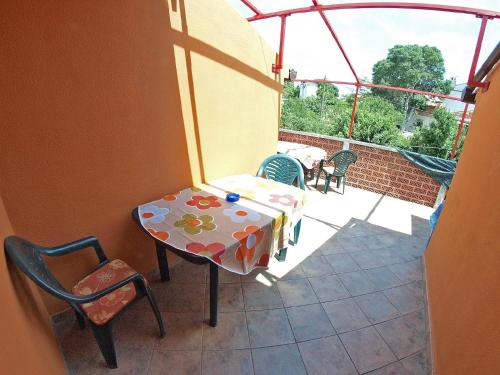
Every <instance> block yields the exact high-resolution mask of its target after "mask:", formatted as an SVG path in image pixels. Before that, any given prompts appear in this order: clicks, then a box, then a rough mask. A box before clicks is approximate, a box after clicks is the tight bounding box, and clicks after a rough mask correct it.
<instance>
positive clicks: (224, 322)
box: [203, 312, 250, 350]
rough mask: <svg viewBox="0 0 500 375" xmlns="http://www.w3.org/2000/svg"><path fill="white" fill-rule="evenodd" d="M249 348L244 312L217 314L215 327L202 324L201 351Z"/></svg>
mask: <svg viewBox="0 0 500 375" xmlns="http://www.w3.org/2000/svg"><path fill="white" fill-rule="evenodd" d="M249 347H250V341H249V339H248V329H247V322H246V317H245V313H244V312H229V313H219V314H218V323H217V327H211V326H209V325H208V324H203V350H223V349H246V348H249Z"/></svg>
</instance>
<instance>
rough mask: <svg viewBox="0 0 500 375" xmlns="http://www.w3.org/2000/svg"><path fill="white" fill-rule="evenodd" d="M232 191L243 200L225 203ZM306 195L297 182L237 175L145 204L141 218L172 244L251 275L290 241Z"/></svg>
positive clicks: (140, 214)
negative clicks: (290, 184)
mask: <svg viewBox="0 0 500 375" xmlns="http://www.w3.org/2000/svg"><path fill="white" fill-rule="evenodd" d="M228 192H234V193H238V194H240V195H241V198H240V200H239V201H238V202H235V203H230V202H227V201H226V199H225V198H226V194H227V193H228ZM304 199H305V192H304V191H302V190H300V189H298V188H296V187H294V186H288V185H285V184H282V183H279V182H276V181H272V180H267V179H263V178H260V177H254V176H250V175H237V176H230V177H225V178H222V179H219V180H215V181H211V182H209V183H206V184H202V185H200V186H196V187H190V188H187V189H183V190H181V191H179V192H176V193H173V194H168V195H165V196H164V197H162V198H161V199H158V200H156V201H154V202H150V203H147V204H144V205H141V206H139V217H140V221H141V225H142V226H143V227H144V228H145V229H146V230H147V231H148V232H149V233H150V234H151V236H153V237H155V238H156V239H158V240H160V241H162V242H164V243H166V244H168V245H169V246H173V247H174V248H176V249H179V250H182V251H186V252H189V253H192V254H196V255H198V256H203V257H206V258H209V259H211V260H212V261H213V262H215V263H217V264H218V265H220V266H221V267H223V268H225V269H227V270H229V271H232V272H236V273H238V274H247V273H249V272H250V271H252V270H253V269H254V268H257V267H267V266H268V263H269V260H270V258H271V257H272V256H273V254H274V252H275V251H277V250H279V249H282V248H285V247H287V246H288V239H289V236H290V232H291V231H292V229H293V227H294V226H295V224H296V223H297V222H298V221H299V220H300V218H301V217H302V210H303V207H304Z"/></svg>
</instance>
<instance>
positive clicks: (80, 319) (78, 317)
mask: <svg viewBox="0 0 500 375" xmlns="http://www.w3.org/2000/svg"><path fill="white" fill-rule="evenodd" d="M75 315H76V320H77V321H78V326H79V327H80V329H84V328H85V318H84V317H83V316H82V315H81V314H80V313H79V312H78V311H76V310H75Z"/></svg>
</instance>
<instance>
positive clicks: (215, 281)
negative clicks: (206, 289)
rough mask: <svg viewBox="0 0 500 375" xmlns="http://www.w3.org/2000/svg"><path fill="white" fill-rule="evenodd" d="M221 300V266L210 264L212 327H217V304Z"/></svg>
mask: <svg viewBox="0 0 500 375" xmlns="http://www.w3.org/2000/svg"><path fill="white" fill-rule="evenodd" d="M218 300H219V266H217V264H215V263H211V262H210V326H212V327H216V326H217V304H218Z"/></svg>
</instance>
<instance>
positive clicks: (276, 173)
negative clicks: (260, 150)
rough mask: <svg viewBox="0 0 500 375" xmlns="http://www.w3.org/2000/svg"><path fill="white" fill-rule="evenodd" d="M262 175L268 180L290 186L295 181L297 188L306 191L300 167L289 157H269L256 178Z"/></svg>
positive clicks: (279, 155) (280, 155)
mask: <svg viewBox="0 0 500 375" xmlns="http://www.w3.org/2000/svg"><path fill="white" fill-rule="evenodd" d="M264 173H265V174H266V177H267V178H268V179H270V180H274V181H278V182H282V183H284V184H287V185H292V184H293V183H294V182H295V181H296V180H297V184H298V186H299V187H300V188H301V189H302V190H305V189H306V186H305V183H304V171H303V170H302V166H301V165H300V163H299V162H298V161H297V160H295V159H294V158H291V157H290V156H287V155H282V154H278V155H271V156H269V157H268V158H267V159H266V160H264V161H263V162H262V165H261V166H260V168H259V171H258V172H257V176H258V177H262V176H263V175H264Z"/></svg>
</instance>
